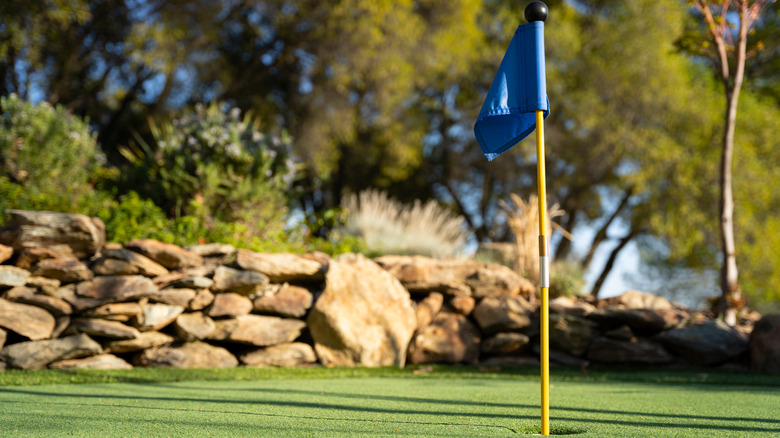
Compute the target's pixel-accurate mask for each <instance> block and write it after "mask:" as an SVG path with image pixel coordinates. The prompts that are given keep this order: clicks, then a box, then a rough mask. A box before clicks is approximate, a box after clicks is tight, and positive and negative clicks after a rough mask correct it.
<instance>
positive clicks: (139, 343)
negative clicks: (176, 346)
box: [106, 332, 175, 353]
mask: <svg viewBox="0 0 780 438" xmlns="http://www.w3.org/2000/svg"><path fill="white" fill-rule="evenodd" d="M174 341H175V339H174V338H173V337H172V336H169V335H166V334H165V333H160V332H141V333H140V335H139V336H138V337H137V338H135V339H127V340H118V341H111V342H108V343H107V344H106V352H111V353H129V352H132V351H140V350H145V349H147V348H154V347H159V346H162V345H168V344H170V343H172V342H174Z"/></svg>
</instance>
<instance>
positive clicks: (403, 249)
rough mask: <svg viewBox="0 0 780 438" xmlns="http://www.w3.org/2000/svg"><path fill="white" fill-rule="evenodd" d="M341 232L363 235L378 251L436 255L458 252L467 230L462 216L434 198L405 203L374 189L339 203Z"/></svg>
mask: <svg viewBox="0 0 780 438" xmlns="http://www.w3.org/2000/svg"><path fill="white" fill-rule="evenodd" d="M342 206H343V207H344V209H345V210H346V214H347V219H346V223H345V226H344V230H342V231H343V232H344V233H345V234H349V235H354V236H359V237H361V238H363V240H364V241H365V242H366V245H367V246H368V249H369V250H370V251H372V252H375V253H379V254H390V253H392V254H419V255H426V256H430V257H437V258H450V257H458V256H460V255H462V252H463V247H464V244H465V243H466V240H467V239H468V237H469V233H468V231H467V228H466V226H465V221H464V219H463V218H462V217H460V216H457V215H455V214H453V213H452V212H450V211H449V210H447V209H444V208H442V207H440V206H439V204H437V203H436V201H428V202H427V203H422V202H420V201H415V202H414V204H413V205H411V206H406V205H403V204H401V203H400V202H398V201H395V200H393V199H390V198H389V197H388V196H387V194H386V193H384V192H381V191H378V190H366V191H363V192H361V193H360V194H359V195H350V196H348V197H347V198H346V199H345V200H344V203H343V205H342Z"/></svg>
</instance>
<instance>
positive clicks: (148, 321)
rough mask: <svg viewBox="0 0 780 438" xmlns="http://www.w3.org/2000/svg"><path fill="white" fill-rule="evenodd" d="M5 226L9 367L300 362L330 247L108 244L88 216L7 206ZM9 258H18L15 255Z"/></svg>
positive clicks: (1, 305)
mask: <svg viewBox="0 0 780 438" xmlns="http://www.w3.org/2000/svg"><path fill="white" fill-rule="evenodd" d="M7 215H8V217H7V220H6V228H5V229H4V230H3V231H2V232H0V238H1V239H2V241H3V243H5V244H6V245H3V246H1V247H0V255H2V257H3V260H2V261H0V262H5V264H3V265H0V291H2V292H0V293H2V295H1V296H2V298H0V348H2V350H0V363H1V364H3V365H2V366H3V367H6V366H7V367H12V368H22V369H40V368H45V367H49V368H130V367H132V366H133V365H140V366H153V367H184V368H191V367H204V368H205V367H232V366H237V365H238V364H239V363H240V364H244V365H247V366H264V365H276V366H294V365H301V364H308V363H314V362H316V356H315V354H314V350H313V349H312V347H311V345H310V344H307V343H302V342H295V341H296V340H297V339H298V338H301V335H302V333H303V332H304V329H305V327H306V323H305V322H304V321H303V320H302V319H301V318H303V317H304V316H305V315H306V313H307V312H308V309H309V308H311V306H312V303H313V299H314V293H316V292H317V291H318V290H320V289H321V287H322V286H321V285H322V282H323V280H324V273H325V270H326V266H327V263H328V261H329V260H328V257H327V256H323V255H319V254H311V255H303V256H299V255H292V254H261V253H255V252H251V251H246V250H241V249H239V250H235V249H234V248H233V247H232V246H229V245H219V244H212V245H199V246H194V247H190V248H187V249H183V248H180V247H178V246H176V245H171V244H167V243H163V242H158V241H155V240H148V239H146V240H134V241H131V242H129V243H128V244H126V245H125V246H124V247H123V246H120V245H116V244H108V245H104V244H103V240H104V238H103V236H104V234H103V232H102V230H103V228H102V224H101V223H100V222H99V221H98V220H96V219H90V218H87V217H85V216H80V215H64V214H57V213H47V212H23V211H14V210H11V211H8V212H7ZM9 263H13V265H10V264H9Z"/></svg>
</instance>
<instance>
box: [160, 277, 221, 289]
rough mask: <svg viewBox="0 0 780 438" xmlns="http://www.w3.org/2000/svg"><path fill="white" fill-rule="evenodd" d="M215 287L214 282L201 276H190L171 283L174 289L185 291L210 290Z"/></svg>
mask: <svg viewBox="0 0 780 438" xmlns="http://www.w3.org/2000/svg"><path fill="white" fill-rule="evenodd" d="M213 285H214V280H212V279H210V278H208V277H201V276H199V275H189V276H187V277H183V278H180V279H178V280H174V281H173V282H171V284H170V286H171V287H173V288H183V289H208V288H210V287H211V286H213Z"/></svg>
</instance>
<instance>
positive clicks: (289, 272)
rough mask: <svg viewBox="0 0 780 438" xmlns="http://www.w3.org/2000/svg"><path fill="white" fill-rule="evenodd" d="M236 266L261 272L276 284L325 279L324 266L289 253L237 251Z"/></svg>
mask: <svg viewBox="0 0 780 438" xmlns="http://www.w3.org/2000/svg"><path fill="white" fill-rule="evenodd" d="M235 258H236V260H235V265H236V266H238V267H240V268H241V269H245V270H249V271H256V272H260V273H262V274H263V275H265V276H267V277H268V278H269V279H270V280H271V281H272V282H274V283H285V282H293V283H294V282H312V281H316V282H318V281H322V280H323V279H324V278H325V270H324V269H323V268H324V267H323V265H322V264H321V263H319V262H317V261H314V260H311V259H309V258H306V257H303V256H300V255H297V254H287V253H278V254H272V253H259V252H254V251H249V250H246V249H239V250H236V253H235Z"/></svg>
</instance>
